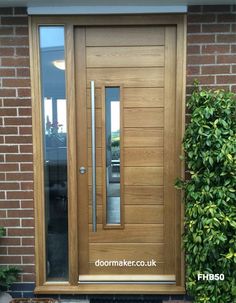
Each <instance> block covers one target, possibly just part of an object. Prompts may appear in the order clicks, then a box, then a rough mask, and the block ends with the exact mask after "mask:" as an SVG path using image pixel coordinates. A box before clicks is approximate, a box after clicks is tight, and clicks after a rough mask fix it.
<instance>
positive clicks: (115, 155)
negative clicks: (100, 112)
mask: <svg viewBox="0 0 236 303" xmlns="http://www.w3.org/2000/svg"><path fill="white" fill-rule="evenodd" d="M118 100H120V88H119V87H106V147H107V148H106V174H107V176H106V180H107V190H106V192H107V224H120V101H118Z"/></svg>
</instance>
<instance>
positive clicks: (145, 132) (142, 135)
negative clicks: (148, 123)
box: [124, 127, 164, 147]
mask: <svg viewBox="0 0 236 303" xmlns="http://www.w3.org/2000/svg"><path fill="white" fill-rule="evenodd" d="M163 145H164V130H163V129H162V128H147V127H139V128H137V127H136V128H127V127H126V128H124V147H148V146H153V147H162V146H163Z"/></svg>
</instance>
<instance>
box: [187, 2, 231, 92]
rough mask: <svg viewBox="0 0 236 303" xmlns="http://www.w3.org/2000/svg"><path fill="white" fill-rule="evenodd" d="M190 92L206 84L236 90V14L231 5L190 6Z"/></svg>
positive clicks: (188, 60) (188, 64)
mask: <svg viewBox="0 0 236 303" xmlns="http://www.w3.org/2000/svg"><path fill="white" fill-rule="evenodd" d="M187 20H188V23H187V24H188V25H187V31H188V34H187V39H188V53H187V92H188V93H190V92H191V89H192V87H193V81H194V79H197V80H199V81H200V84H201V86H202V87H209V88H213V89H214V88H216V89H219V88H224V89H227V90H230V91H234V92H236V90H235V84H236V77H235V76H236V73H235V66H236V31H235V27H236V13H235V10H234V8H233V6H230V5H206V6H190V7H189V8H188V17H187Z"/></svg>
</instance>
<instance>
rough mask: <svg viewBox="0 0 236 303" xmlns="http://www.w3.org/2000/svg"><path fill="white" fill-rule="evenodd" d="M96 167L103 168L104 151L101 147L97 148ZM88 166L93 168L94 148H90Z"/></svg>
mask: <svg viewBox="0 0 236 303" xmlns="http://www.w3.org/2000/svg"><path fill="white" fill-rule="evenodd" d="M96 165H97V166H98V167H100V166H102V149H101V147H97V148H96ZM88 166H89V167H91V166H92V148H90V147H89V148H88Z"/></svg>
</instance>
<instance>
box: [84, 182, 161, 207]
mask: <svg viewBox="0 0 236 303" xmlns="http://www.w3.org/2000/svg"><path fill="white" fill-rule="evenodd" d="M96 197H97V205H101V204H102V188H101V186H97V195H96ZM124 200H125V205H152V204H154V205H159V204H163V186H150V185H147V186H145V185H144V186H140V185H139V186H130V185H129V186H124ZM89 204H90V205H91V204H92V187H91V186H89Z"/></svg>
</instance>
